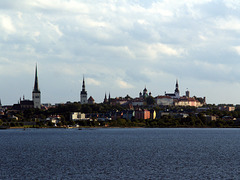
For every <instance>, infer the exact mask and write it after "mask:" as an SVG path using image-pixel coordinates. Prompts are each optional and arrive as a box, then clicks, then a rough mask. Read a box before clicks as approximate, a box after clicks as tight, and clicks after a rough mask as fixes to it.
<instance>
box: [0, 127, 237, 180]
mask: <svg viewBox="0 0 240 180" xmlns="http://www.w3.org/2000/svg"><path fill="white" fill-rule="evenodd" d="M0 179H84V180H87V179H109V180H113V179H178V180H179V179H240V129H230V128H228V129H227V128H226V129H225V128H222V129H210V128H209V129H208V128H202V129H201V128H83V129H81V130H79V129H61V128H49V129H31V128H29V129H25V130H24V129H7V130H0Z"/></svg>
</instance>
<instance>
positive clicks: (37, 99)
mask: <svg viewBox="0 0 240 180" xmlns="http://www.w3.org/2000/svg"><path fill="white" fill-rule="evenodd" d="M32 100H33V104H34V108H39V109H40V108H41V92H40V90H39V88H38V74H37V65H36V70H35V82H34V89H33V91H32Z"/></svg>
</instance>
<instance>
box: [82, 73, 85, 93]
mask: <svg viewBox="0 0 240 180" xmlns="http://www.w3.org/2000/svg"><path fill="white" fill-rule="evenodd" d="M82 91H85V80H84V75H83V84H82Z"/></svg>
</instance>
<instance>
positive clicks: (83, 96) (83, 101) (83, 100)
mask: <svg viewBox="0 0 240 180" xmlns="http://www.w3.org/2000/svg"><path fill="white" fill-rule="evenodd" d="M80 103H81V104H87V103H88V99H87V91H86V90H85V81H84V77H83V83H82V91H81V93H80Z"/></svg>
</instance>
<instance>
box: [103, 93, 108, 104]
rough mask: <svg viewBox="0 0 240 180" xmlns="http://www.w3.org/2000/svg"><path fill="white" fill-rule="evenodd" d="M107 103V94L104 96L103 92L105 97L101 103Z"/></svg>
mask: <svg viewBox="0 0 240 180" xmlns="http://www.w3.org/2000/svg"><path fill="white" fill-rule="evenodd" d="M107 102H108V100H107V94H106V92H105V97H104V100H103V103H105V104H106V103H107Z"/></svg>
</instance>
